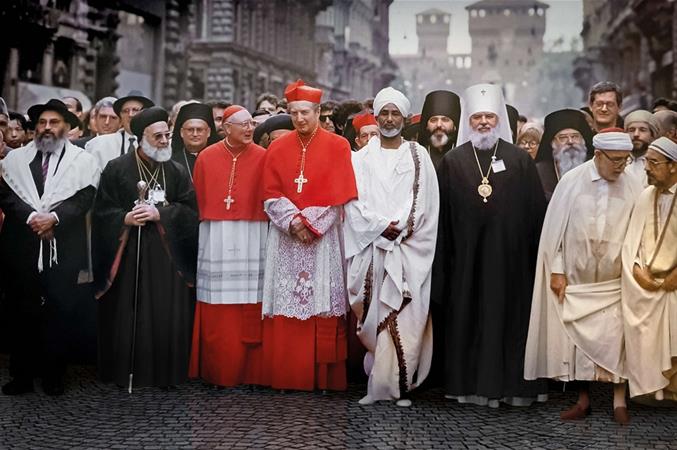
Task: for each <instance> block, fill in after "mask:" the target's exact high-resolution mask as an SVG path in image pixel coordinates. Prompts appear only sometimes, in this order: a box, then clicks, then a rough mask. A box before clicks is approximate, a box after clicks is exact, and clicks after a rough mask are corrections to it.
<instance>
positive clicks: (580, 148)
mask: <svg viewBox="0 0 677 450" xmlns="http://www.w3.org/2000/svg"><path fill="white" fill-rule="evenodd" d="M587 153H588V149H587V148H586V147H585V144H574V145H572V146H569V145H567V144H564V145H563V146H560V145H559V144H558V143H553V144H552V158H553V160H554V161H555V164H557V168H558V169H559V175H560V177H561V176H562V175H564V174H565V173H567V172H568V171H570V170H571V169H574V168H576V167H578V166H580V165H581V164H583V163H584V162H585V157H586V156H587Z"/></svg>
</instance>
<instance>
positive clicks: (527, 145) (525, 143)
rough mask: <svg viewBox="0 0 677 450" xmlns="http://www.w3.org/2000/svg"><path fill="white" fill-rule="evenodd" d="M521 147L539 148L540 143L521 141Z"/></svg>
mask: <svg viewBox="0 0 677 450" xmlns="http://www.w3.org/2000/svg"><path fill="white" fill-rule="evenodd" d="M519 145H521V146H522V147H536V146H538V142H536V141H520V142H519Z"/></svg>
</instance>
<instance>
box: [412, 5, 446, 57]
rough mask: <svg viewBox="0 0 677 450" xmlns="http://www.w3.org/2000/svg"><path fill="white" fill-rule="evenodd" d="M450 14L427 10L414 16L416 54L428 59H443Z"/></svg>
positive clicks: (438, 10)
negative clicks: (416, 40)
mask: <svg viewBox="0 0 677 450" xmlns="http://www.w3.org/2000/svg"><path fill="white" fill-rule="evenodd" d="M450 22H451V14H449V13H448V12H446V11H442V10H440V9H428V10H426V11H423V12H420V13H418V14H416V35H417V37H418V54H419V55H421V56H424V57H426V56H427V57H428V58H435V59H437V58H440V59H445V58H446V57H447V55H448V53H447V40H448V39H449V26H450Z"/></svg>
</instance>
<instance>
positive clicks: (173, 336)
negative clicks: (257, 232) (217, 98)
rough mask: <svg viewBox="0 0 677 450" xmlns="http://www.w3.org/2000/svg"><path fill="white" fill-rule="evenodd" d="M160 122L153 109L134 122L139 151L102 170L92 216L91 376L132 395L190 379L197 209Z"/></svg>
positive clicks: (165, 117)
mask: <svg viewBox="0 0 677 450" xmlns="http://www.w3.org/2000/svg"><path fill="white" fill-rule="evenodd" d="M167 120H168V114H167V112H166V111H165V110H164V109H162V108H159V107H152V108H148V109H145V110H143V111H141V112H140V113H138V114H137V115H135V116H134V118H133V119H132V121H131V131H132V132H133V133H134V135H135V136H136V137H137V139H138V142H139V143H140V146H139V148H138V149H136V150H135V151H132V152H130V153H127V154H125V155H123V156H121V157H119V158H116V159H114V160H112V161H110V162H109V163H108V165H107V166H106V168H105V169H104V171H103V173H102V174H101V184H100V187H99V191H98V193H97V197H96V202H95V205H94V211H93V234H94V236H95V239H93V243H94V262H95V278H94V281H95V284H96V297H97V298H98V299H99V322H98V323H99V327H98V331H99V376H100V378H101V379H102V380H103V381H112V382H114V383H116V384H118V385H124V386H129V389H130V390H131V388H132V386H161V387H167V388H168V387H171V386H174V385H177V384H180V383H182V382H184V381H185V380H186V379H187V378H188V359H189V354H190V344H191V331H192V326H193V310H194V305H195V293H194V290H193V288H192V286H193V284H194V280H195V266H196V261H197V231H198V220H197V205H196V200H195V192H194V190H193V185H192V183H191V181H190V178H189V177H188V174H187V173H186V169H185V168H184V167H182V166H181V165H180V164H178V163H177V162H175V161H172V160H170V158H171V154H172V152H171V148H170V147H169V136H170V134H169V126H168V124H167ZM141 181H143V183H142V184H141V185H140V183H141Z"/></svg>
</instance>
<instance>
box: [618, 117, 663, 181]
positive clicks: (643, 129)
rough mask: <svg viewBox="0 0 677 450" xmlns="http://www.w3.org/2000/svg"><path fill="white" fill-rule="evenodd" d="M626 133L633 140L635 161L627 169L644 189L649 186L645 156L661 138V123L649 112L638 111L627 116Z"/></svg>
mask: <svg viewBox="0 0 677 450" xmlns="http://www.w3.org/2000/svg"><path fill="white" fill-rule="evenodd" d="M625 132H626V133H628V135H630V139H632V157H633V158H634V161H633V162H632V164H630V165H629V166H627V167H626V168H625V171H626V172H628V173H630V174H631V175H632V176H633V177H634V178H635V179H636V180H637V182H638V183H640V185H641V187H642V188H645V187H647V186H648V183H647V180H646V172H645V171H644V167H645V163H644V160H645V158H644V154H645V153H646V151H647V150H648V148H649V144H650V143H651V142H653V141H655V140H656V139H658V138H659V137H660V136H661V129H660V123H659V122H658V119H656V117H655V116H654V115H653V114H651V113H650V112H649V111H645V110H643V109H638V110H636V111H633V112H631V113H630V114H628V115H627V116H625Z"/></svg>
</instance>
